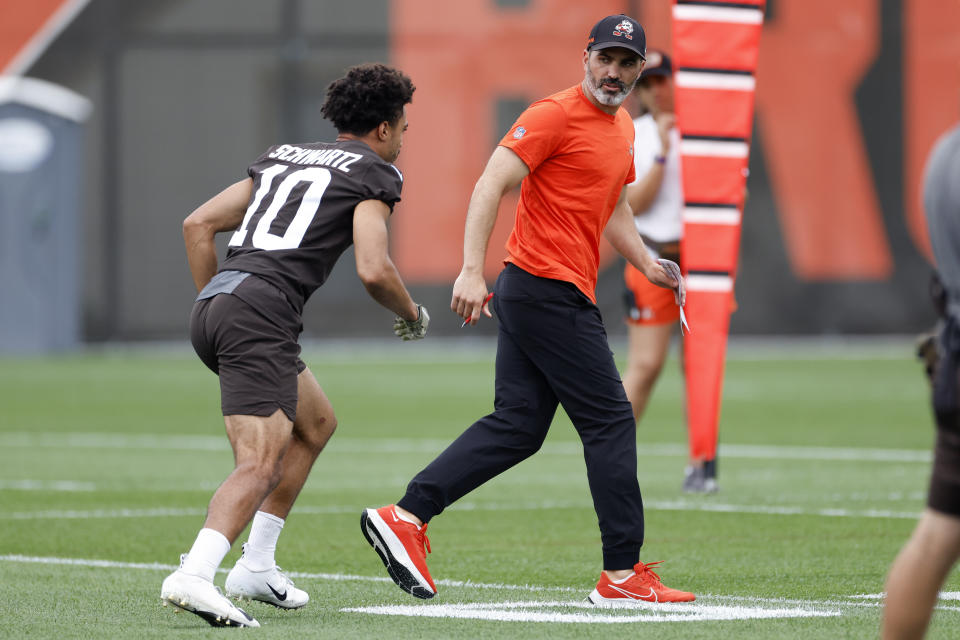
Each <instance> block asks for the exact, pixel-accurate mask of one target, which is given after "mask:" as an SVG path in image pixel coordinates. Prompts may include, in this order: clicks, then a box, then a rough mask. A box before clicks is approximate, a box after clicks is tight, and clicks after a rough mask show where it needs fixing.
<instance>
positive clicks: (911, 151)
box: [903, 2, 960, 260]
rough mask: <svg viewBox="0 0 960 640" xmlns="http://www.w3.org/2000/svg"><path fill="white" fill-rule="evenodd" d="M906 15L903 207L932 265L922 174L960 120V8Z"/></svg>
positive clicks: (909, 7) (936, 5)
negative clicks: (944, 135) (938, 142)
mask: <svg viewBox="0 0 960 640" xmlns="http://www.w3.org/2000/svg"><path fill="white" fill-rule="evenodd" d="M903 13H904V18H905V20H904V34H903V88H904V92H903V93H904V101H903V116H904V118H903V119H904V122H903V135H904V165H905V166H904V188H903V193H904V198H905V199H906V202H905V203H904V205H905V209H906V215H907V228H908V229H909V230H910V235H911V236H913V241H914V243H915V244H916V245H917V246H918V247H919V248H920V250H921V251H922V252H923V253H924V254H925V255H926V256H927V257H928V258H930V259H931V260H932V256H933V254H932V252H931V250H930V239H929V237H928V236H927V224H926V218H924V215H923V200H922V198H923V195H922V186H923V185H922V182H923V169H924V166H925V164H926V161H927V155H928V154H929V153H930V148H931V147H932V146H933V143H934V142H935V141H936V139H937V138H938V137H939V136H940V134H942V133H943V132H944V131H946V130H947V129H948V128H950V127H951V126H952V125H953V124H955V123H956V122H957V120H958V119H960V37H958V35H957V34H960V2H907V3H905V4H904V8H903Z"/></svg>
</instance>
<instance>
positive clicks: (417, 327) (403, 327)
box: [393, 304, 430, 342]
mask: <svg viewBox="0 0 960 640" xmlns="http://www.w3.org/2000/svg"><path fill="white" fill-rule="evenodd" d="M428 326H430V314H429V313H427V309H426V307H424V306H423V305H422V304H418V305H417V319H416V320H404V319H403V318H401V317H400V316H397V317H396V318H394V320H393V332H394V333H395V334H397V335H398V336H400V339H401V340H403V341H404V342H406V341H407V340H420V339H421V338H423V337H424V336H425V335H427V327H428Z"/></svg>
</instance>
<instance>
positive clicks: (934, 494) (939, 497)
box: [927, 320, 960, 517]
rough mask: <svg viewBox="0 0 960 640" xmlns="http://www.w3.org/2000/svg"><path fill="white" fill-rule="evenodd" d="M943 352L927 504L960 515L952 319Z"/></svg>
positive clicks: (958, 360) (958, 336) (959, 409)
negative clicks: (935, 440)
mask: <svg viewBox="0 0 960 640" xmlns="http://www.w3.org/2000/svg"><path fill="white" fill-rule="evenodd" d="M941 341H942V346H943V354H942V357H941V359H940V363H939V365H938V366H937V373H936V377H935V378H934V381H933V412H934V414H935V415H936V417H937V444H936V448H935V449H934V454H933V473H932V474H931V477H930V494H929V496H928V497H927V505H928V506H929V507H930V508H931V509H933V510H935V511H940V512H942V513H946V514H949V515H952V516H957V517H960V348H958V347H960V344H958V343H960V328H958V327H957V326H956V325H955V323H954V321H952V320H948V322H947V326H946V327H945V329H944V332H943V334H942V335H941Z"/></svg>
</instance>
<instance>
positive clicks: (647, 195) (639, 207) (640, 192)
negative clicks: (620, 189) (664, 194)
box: [626, 161, 664, 215]
mask: <svg viewBox="0 0 960 640" xmlns="http://www.w3.org/2000/svg"><path fill="white" fill-rule="evenodd" d="M663 172H664V171H663V163H662V162H656V161H654V163H653V164H651V165H650V169H649V170H648V171H647V172H646V173H645V174H644V175H643V176H642V177H641V178H640V179H638V180H637V181H636V182H634V183H632V184H630V185H627V188H626V192H627V203H628V204H629V205H630V210H631V211H633V213H634V215H642V214H644V213H646V211H647V209H649V208H650V205H651V204H653V200H654V198H656V197H657V193H658V192H659V191H660V185H662V184H663Z"/></svg>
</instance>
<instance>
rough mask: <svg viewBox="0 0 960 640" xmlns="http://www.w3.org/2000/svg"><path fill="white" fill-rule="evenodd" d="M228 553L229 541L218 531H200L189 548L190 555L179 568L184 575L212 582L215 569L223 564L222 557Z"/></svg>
mask: <svg viewBox="0 0 960 640" xmlns="http://www.w3.org/2000/svg"><path fill="white" fill-rule="evenodd" d="M228 551H230V541H229V540H227V538H226V536H224V535H223V534H222V533H220V532H219V531H216V530H214V529H200V533H198V534H197V539H196V541H195V542H194V543H193V546H192V547H190V553H188V554H187V558H186V559H185V560H184V561H183V566H182V567H180V568H181V570H182V571H183V572H184V573H189V574H191V575H195V576H200V577H201V578H203V579H205V580H209V581H210V582H213V576H214V574H215V573H216V572H217V567H219V566H220V563H221V562H223V557H224V556H225V555H227V552H228Z"/></svg>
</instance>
